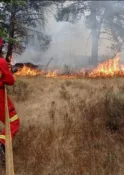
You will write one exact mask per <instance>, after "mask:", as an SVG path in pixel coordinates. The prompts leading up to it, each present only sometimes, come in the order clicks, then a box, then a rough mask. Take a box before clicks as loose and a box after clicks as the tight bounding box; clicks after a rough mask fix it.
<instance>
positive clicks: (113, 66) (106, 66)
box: [16, 54, 124, 78]
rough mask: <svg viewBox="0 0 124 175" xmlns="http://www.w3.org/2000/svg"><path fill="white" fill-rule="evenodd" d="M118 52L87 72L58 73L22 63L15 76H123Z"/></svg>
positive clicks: (123, 66)
mask: <svg viewBox="0 0 124 175" xmlns="http://www.w3.org/2000/svg"><path fill="white" fill-rule="evenodd" d="M119 59H120V54H117V55H116V57H115V58H113V59H109V60H107V61H104V62H103V63H101V64H99V65H98V66H97V67H96V68H95V69H93V70H92V71H91V72H87V71H86V70H80V71H78V72H75V73H71V74H59V71H58V70H55V71H49V72H47V73H46V72H45V71H41V70H37V69H33V68H29V67H27V66H25V65H24V67H23V68H21V69H20V70H19V71H18V72H17V73H16V75H17V76H36V75H42V76H45V77H54V78H57V77H63V78H83V77H89V78H96V77H113V76H124V65H120V64H119Z"/></svg>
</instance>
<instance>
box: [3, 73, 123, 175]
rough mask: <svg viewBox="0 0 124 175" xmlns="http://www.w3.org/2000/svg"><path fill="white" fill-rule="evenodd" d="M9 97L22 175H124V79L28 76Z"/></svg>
mask: <svg viewBox="0 0 124 175" xmlns="http://www.w3.org/2000/svg"><path fill="white" fill-rule="evenodd" d="M9 94H10V96H11V99H13V102H14V103H15V106H16V109H17V112H18V115H19V116H20V120H21V128H20V131H19V133H18V134H17V136H16V137H15V140H14V142H13V147H14V163H15V174H16V175H123V174H124V79H119V78H118V79H116V78H114V79H97V80H95V79H86V80H76V79H75V80H64V79H50V78H43V77H40V76H38V77H31V78H26V77H25V78H24V77H23V78H17V83H16V85H15V86H14V87H13V88H9ZM4 174H5V172H4V170H3V168H0V175H4Z"/></svg>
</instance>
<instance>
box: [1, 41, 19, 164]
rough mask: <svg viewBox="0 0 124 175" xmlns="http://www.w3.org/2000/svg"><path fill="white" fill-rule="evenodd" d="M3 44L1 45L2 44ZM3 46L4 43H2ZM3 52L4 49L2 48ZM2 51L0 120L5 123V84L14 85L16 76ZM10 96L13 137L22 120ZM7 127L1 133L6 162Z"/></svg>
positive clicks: (3, 157)
mask: <svg viewBox="0 0 124 175" xmlns="http://www.w3.org/2000/svg"><path fill="white" fill-rule="evenodd" d="M0 46H1V45H0ZM2 47H3V43H2ZM1 52H2V50H1ZM1 55H2V54H1V53H0V121H1V122H2V123H3V124H5V85H8V86H12V85H14V83H15V78H14V76H13V74H12V72H11V71H10V66H8V63H7V61H6V60H5V59H4V58H3V57H2V56H1ZM7 98H8V109H9V119H10V129H11V136H12V139H13V137H14V136H15V134H16V133H17V132H18V129H19V125H20V120H19V117H18V115H17V112H16V110H15V107H14V105H13V103H12V101H11V100H10V98H9V97H7ZM5 140H6V137H5V129H4V130H3V131H2V133H1V134H0V161H2V162H3V163H5Z"/></svg>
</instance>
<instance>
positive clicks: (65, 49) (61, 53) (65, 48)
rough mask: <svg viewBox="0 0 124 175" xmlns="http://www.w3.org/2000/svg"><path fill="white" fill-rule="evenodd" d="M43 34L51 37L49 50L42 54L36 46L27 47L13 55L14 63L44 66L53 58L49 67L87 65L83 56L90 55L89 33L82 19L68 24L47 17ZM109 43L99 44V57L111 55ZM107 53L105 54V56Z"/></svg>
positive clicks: (104, 41) (105, 41)
mask: <svg viewBox="0 0 124 175" xmlns="http://www.w3.org/2000/svg"><path fill="white" fill-rule="evenodd" d="M45 32H46V33H47V34H48V35H51V36H52V42H51V45H50V48H49V49H48V50H47V51H46V52H43V51H41V49H40V47H39V45H38V44H35V43H34V45H29V47H28V48H27V49H26V51H25V52H24V53H23V54H22V55H20V56H19V55H14V62H15V63H16V62H32V63H34V64H40V65H45V64H47V62H48V61H49V60H50V59H51V57H53V58H54V59H53V60H52V62H51V64H50V65H51V66H55V67H58V66H64V65H70V66H71V67H76V66H85V65H86V64H88V61H89V60H87V58H86V57H85V56H90V55H91V40H90V36H89V34H90V32H89V30H88V29H87V28H86V26H85V23H84V19H83V18H82V19H81V20H80V21H78V22H77V23H75V24H70V23H68V22H56V21H55V19H54V17H53V16H52V15H51V16H50V15H49V17H48V23H47V25H46V28H45ZM108 46H110V42H109V41H107V40H103V41H102V42H101V44H100V50H99V54H100V55H108V56H109V55H110V56H111V55H112V51H111V50H110V49H109V48H108ZM106 53H107V54H106Z"/></svg>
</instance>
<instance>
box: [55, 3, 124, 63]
mask: <svg viewBox="0 0 124 175" xmlns="http://www.w3.org/2000/svg"><path fill="white" fill-rule="evenodd" d="M58 9H59V10H58V13H57V16H56V19H57V21H63V20H64V21H69V22H73V23H74V22H76V21H77V20H80V19H81V17H82V15H83V16H84V19H85V23H86V25H87V28H88V29H90V30H91V40H92V50H91V61H92V63H97V61H98V45H99V39H100V36H101V35H102V34H103V33H108V34H109V35H111V39H113V41H116V44H117V45H118V47H119V48H120V47H121V46H122V45H123V43H124V39H123V38H124V32H123V31H124V26H123V23H124V2H119V1H76V2H72V3H70V4H68V5H65V6H64V5H63V6H62V8H61V9H60V8H58ZM119 37H120V38H121V39H122V41H121V42H120V40H119ZM118 50H120V49H118Z"/></svg>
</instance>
